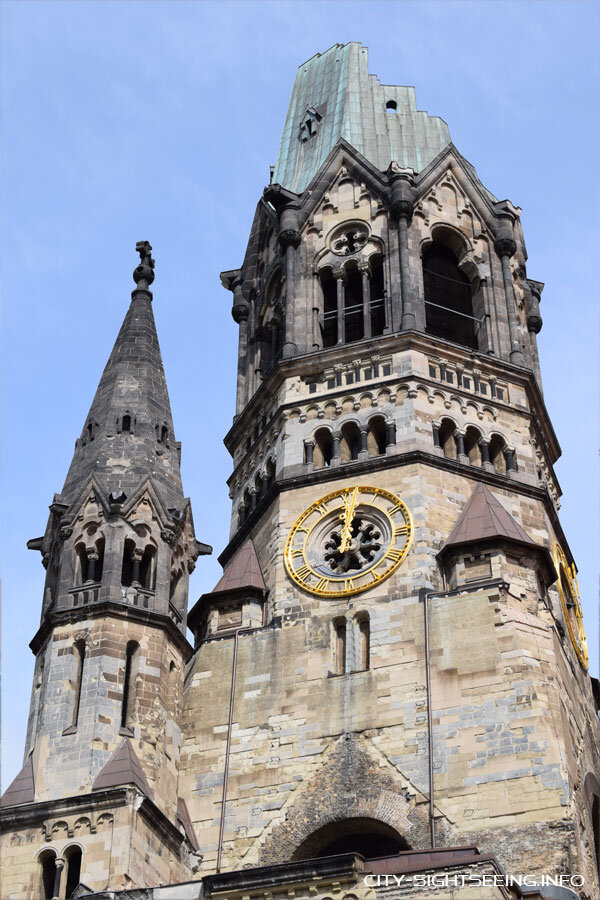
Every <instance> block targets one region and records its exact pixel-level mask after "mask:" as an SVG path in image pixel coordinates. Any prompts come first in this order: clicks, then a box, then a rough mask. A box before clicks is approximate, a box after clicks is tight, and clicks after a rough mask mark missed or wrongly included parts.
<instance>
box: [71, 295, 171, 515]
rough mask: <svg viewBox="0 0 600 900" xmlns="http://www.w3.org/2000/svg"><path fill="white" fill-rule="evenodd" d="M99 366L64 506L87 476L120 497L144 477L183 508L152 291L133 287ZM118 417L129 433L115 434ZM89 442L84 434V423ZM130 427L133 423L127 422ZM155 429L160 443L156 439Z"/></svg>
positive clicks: (164, 498) (168, 500) (168, 505)
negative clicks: (163, 434) (164, 436)
mask: <svg viewBox="0 0 600 900" xmlns="http://www.w3.org/2000/svg"><path fill="white" fill-rule="evenodd" d="M131 296H132V300H131V304H130V306H129V309H128V311H127V314H126V316H125V319H124V321H123V324H122V326H121V330H120V331H119V334H118V336H117V340H116V342H115V345H114V347H113V349H112V352H111V354H110V357H109V360H108V362H107V364H106V367H105V369H104V372H103V373H102V377H101V379H100V383H99V385H98V389H97V391H96V395H95V397H94V400H93V402H92V405H91V407H90V411H89V413H88V415H87V418H86V420H85V423H84V426H83V431H82V434H81V437H80V439H79V441H78V442H77V445H76V448H75V453H74V455H73V461H72V463H71V467H70V469H69V472H68V474H67V478H66V481H65V485H64V487H63V490H62V498H61V499H62V500H63V502H65V503H71V502H73V500H74V499H75V497H76V496H77V495H78V493H79V492H80V491H81V489H82V488H83V487H84V485H85V484H86V482H87V481H88V480H89V478H90V477H91V476H92V475H94V477H95V478H96V480H97V481H98V483H99V484H100V485H101V486H102V487H103V488H104V489H105V490H106V493H107V494H109V493H111V492H113V491H115V492H121V491H123V492H124V493H125V494H126V495H127V496H128V497H130V496H132V494H134V493H135V490H136V489H137V488H138V487H139V485H140V484H141V483H142V481H144V480H145V479H147V478H148V477H149V476H151V477H152V478H153V480H154V483H155V485H156V486H157V490H158V491H159V493H160V495H161V500H162V502H163V503H164V505H165V507H166V508H167V509H168V508H179V507H181V506H182V504H183V489H182V486H181V473H180V468H179V453H178V448H177V445H176V442H175V437H174V433H173V419H172V415H171V406H170V403H169V393H168V391H167V382H166V378H165V372H164V368H163V362H162V357H161V352H160V346H159V343H158V336H157V333H156V325H155V322H154V315H153V312H152V293H151V292H150V291H149V290H148V289H139V288H138V289H136V290H134V291H133V292H132V295H131ZM124 415H130V416H131V419H132V425H133V427H132V432H131V433H130V434H127V433H121V432H120V424H119V423H121V422H122V419H123V416H124ZM89 423H91V425H92V429H93V440H90V439H89V437H88V434H87V427H88V424H89ZM133 423H134V424H133ZM163 426H166V428H167V429H168V432H169V436H168V442H167V444H164V443H159V442H158V440H157V427H158V429H159V433H160V431H161V429H162V427H163Z"/></svg>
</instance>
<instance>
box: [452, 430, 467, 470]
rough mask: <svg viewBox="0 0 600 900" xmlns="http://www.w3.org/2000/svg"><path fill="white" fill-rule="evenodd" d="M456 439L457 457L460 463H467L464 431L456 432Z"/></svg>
mask: <svg viewBox="0 0 600 900" xmlns="http://www.w3.org/2000/svg"><path fill="white" fill-rule="evenodd" d="M454 439H455V441H456V456H457V459H458V461H459V462H467V461H468V456H467V454H466V453H465V434H464V431H459V430H458V429H457V430H456V431H455V432H454Z"/></svg>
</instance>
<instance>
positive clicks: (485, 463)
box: [479, 439, 494, 472]
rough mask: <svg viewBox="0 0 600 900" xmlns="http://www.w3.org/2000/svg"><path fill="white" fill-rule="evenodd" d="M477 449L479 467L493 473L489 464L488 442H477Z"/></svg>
mask: <svg viewBox="0 0 600 900" xmlns="http://www.w3.org/2000/svg"><path fill="white" fill-rule="evenodd" d="M479 449H480V450H481V465H482V467H483V468H484V469H487V470H488V471H490V472H491V471H493V469H494V467H493V465H492V464H491V462H490V442H489V441H485V440H483V439H482V440H480V441H479Z"/></svg>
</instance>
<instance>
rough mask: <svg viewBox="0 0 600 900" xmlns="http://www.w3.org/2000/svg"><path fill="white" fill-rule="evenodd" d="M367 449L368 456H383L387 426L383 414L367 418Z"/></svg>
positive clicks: (385, 446)
mask: <svg viewBox="0 0 600 900" xmlns="http://www.w3.org/2000/svg"><path fill="white" fill-rule="evenodd" d="M367 449H368V451H369V456H385V451H386V449H387V428H386V425H385V419H384V418H383V416H376V417H375V418H373V419H370V420H369V433H368V436H367Z"/></svg>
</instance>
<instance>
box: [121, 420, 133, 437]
mask: <svg viewBox="0 0 600 900" xmlns="http://www.w3.org/2000/svg"><path fill="white" fill-rule="evenodd" d="M130 431H131V416H123V418H122V419H121V432H122V433H123V434H129V433H130Z"/></svg>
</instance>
